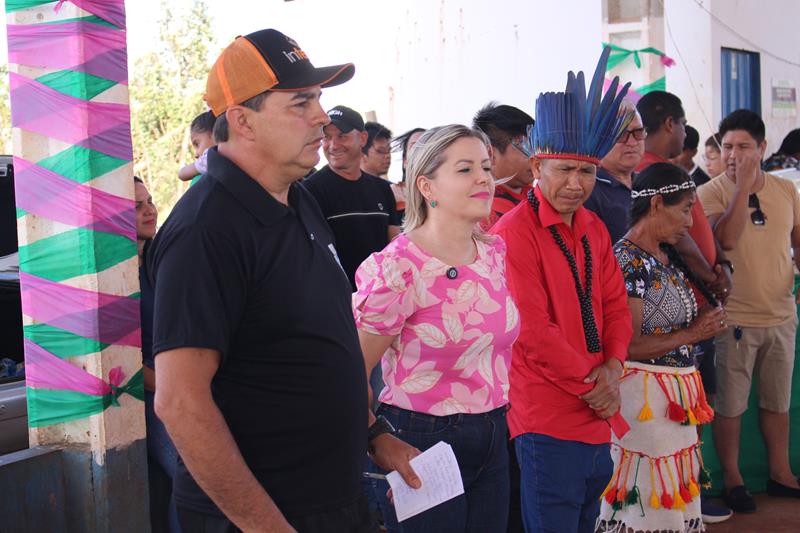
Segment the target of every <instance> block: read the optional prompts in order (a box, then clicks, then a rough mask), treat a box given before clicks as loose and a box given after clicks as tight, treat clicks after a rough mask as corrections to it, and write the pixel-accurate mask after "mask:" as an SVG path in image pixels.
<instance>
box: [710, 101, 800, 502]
mask: <svg viewBox="0 0 800 533" xmlns="http://www.w3.org/2000/svg"><path fill="white" fill-rule="evenodd" d="M720 136H721V137H722V159H723V161H724V162H725V163H726V170H725V174H723V175H721V176H718V177H716V178H714V179H713V180H711V181H710V182H708V183H706V184H705V185H703V186H702V187H700V188H699V189H698V195H699V197H700V200H701V202H702V203H703V206H704V209H705V213H706V215H707V216H708V218H709V222H710V223H711V225H712V227H713V228H714V234H715V236H716V237H717V239H718V240H719V242H720V244H721V245H722V248H723V249H724V250H725V251H726V252H727V253H728V258H729V259H730V260H731V261H732V263H733V266H734V269H735V274H734V283H733V289H732V292H731V295H730V298H729V299H728V302H727V304H726V306H725V308H726V310H727V312H728V319H729V326H730V327H729V328H727V329H726V331H724V332H723V333H721V334H720V335H719V336H718V337H717V339H716V342H717V398H716V406H715V409H716V412H717V416H716V419H715V420H714V442H715V444H716V446H717V454H718V455H719V459H720V463H721V465H722V474H723V482H724V484H725V489H724V491H723V498H724V500H725V503H727V504H728V506H730V508H731V509H733V510H734V511H736V512H743V513H748V512H749V513H752V512H754V511H755V510H756V505H755V501H754V500H753V498H752V496H751V495H750V493H749V491H748V490H747V488H746V487H745V486H744V481H743V479H742V475H741V472H740V471H739V464H738V460H739V436H740V432H741V416H742V414H743V413H744V412H745V411H746V410H747V398H748V395H749V394H750V385H751V381H752V377H753V372H754V370H755V372H756V373H757V374H758V388H759V408H760V410H759V415H760V421H761V432H762V434H763V436H764V441H765V442H766V445H767V456H768V460H769V471H770V481H769V484H768V485H767V492H768V493H769V494H770V495H772V496H788V497H800V485H799V484H798V479H797V477H796V476H795V475H794V474H793V473H792V470H791V467H790V465H789V398H790V392H791V384H792V369H793V366H794V345H795V333H796V330H797V312H796V307H795V299H794V298H793V296H792V288H793V282H794V272H793V268H792V257H791V254H790V248H794V257H795V262H796V263H798V265H800V196H798V193H797V190H796V189H795V187H794V185H793V184H792V183H791V182H789V181H787V180H784V179H781V178H778V177H776V176H773V175H771V174H767V173H764V172H762V171H761V159H762V158H763V157H764V152H765V150H766V147H767V143H766V141H765V140H764V136H765V132H764V122H763V121H762V120H761V117H759V116H758V115H757V114H756V113H753V112H752V111H748V110H744V109H740V110H738V111H734V112H733V113H731V114H730V115H728V116H727V117H725V118H724V119H723V120H722V122H721V123H720Z"/></svg>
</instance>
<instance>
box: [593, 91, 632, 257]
mask: <svg viewBox="0 0 800 533" xmlns="http://www.w3.org/2000/svg"><path fill="white" fill-rule="evenodd" d="M622 108H624V109H633V110H635V109H636V107H635V106H633V104H631V103H629V102H627V101H625V102H623V103H622ZM646 136H647V133H646V132H645V130H644V126H643V125H642V117H641V115H639V112H638V111H636V114H635V115H634V118H633V120H632V121H631V123H630V125H629V126H628V129H627V130H625V133H623V134H622V136H621V137H620V138H619V139H618V140H617V143H616V144H615V145H614V147H613V148H612V149H611V151H610V152H609V153H608V154H606V156H605V157H604V158H603V160H602V161H600V166H599V167H597V176H596V177H595V184H594V189H593V190H592V194H591V196H589V199H588V200H586V203H585V204H583V205H584V207H585V208H586V209H589V210H590V211H593V212H594V213H595V214H596V215H597V216H598V217H600V220H602V221H603V222H604V223H605V225H606V228H608V233H609V235H610V236H611V242H612V243H615V242H617V241H618V240H620V239H621V238H622V236H623V235H625V234H626V233H627V232H628V228H629V227H630V223H631V187H632V184H633V171H634V169H635V168H636V167H637V166H638V165H639V162H640V161H641V160H642V155H643V154H644V139H645V137H646Z"/></svg>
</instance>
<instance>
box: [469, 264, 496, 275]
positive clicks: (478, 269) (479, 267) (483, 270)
mask: <svg viewBox="0 0 800 533" xmlns="http://www.w3.org/2000/svg"><path fill="white" fill-rule="evenodd" d="M469 269H470V270H472V271H473V272H475V273H476V274H477V275H479V276H480V277H482V278H489V277H491V275H492V274H491V271H490V270H489V268H488V267H487V266H486V264H485V263H484V262H483V261H475V262H474V263H472V264H471V265H469Z"/></svg>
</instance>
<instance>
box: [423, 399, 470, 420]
mask: <svg viewBox="0 0 800 533" xmlns="http://www.w3.org/2000/svg"><path fill="white" fill-rule="evenodd" d="M467 412H469V410H468V409H467V408H466V407H465V406H464V404H463V403H461V402H459V401H458V400H456V399H455V398H452V397H451V398H445V399H444V400H442V401H441V402H439V403H437V404H434V405H432V406H431V408H430V413H431V414H432V415H434V416H448V415H457V414H458V413H467Z"/></svg>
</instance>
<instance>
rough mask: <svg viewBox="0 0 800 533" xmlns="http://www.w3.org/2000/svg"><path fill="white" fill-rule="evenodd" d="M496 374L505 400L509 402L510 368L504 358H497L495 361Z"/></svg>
mask: <svg viewBox="0 0 800 533" xmlns="http://www.w3.org/2000/svg"><path fill="white" fill-rule="evenodd" d="M494 373H495V375H496V376H497V381H498V382H500V387H501V389H502V390H503V399H505V400H508V388H509V383H508V367H507V366H506V360H505V358H503V357H496V358H495V360H494Z"/></svg>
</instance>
